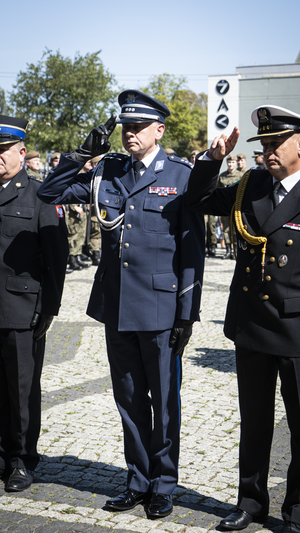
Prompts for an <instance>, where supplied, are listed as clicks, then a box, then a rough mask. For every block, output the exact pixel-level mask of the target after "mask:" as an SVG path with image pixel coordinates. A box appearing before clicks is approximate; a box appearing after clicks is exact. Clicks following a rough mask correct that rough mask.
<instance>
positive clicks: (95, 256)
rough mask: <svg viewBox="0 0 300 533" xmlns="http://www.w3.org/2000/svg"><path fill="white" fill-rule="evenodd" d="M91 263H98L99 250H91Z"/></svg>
mask: <svg viewBox="0 0 300 533" xmlns="http://www.w3.org/2000/svg"><path fill="white" fill-rule="evenodd" d="M92 260H93V263H92V264H93V265H95V266H98V265H99V263H100V250H94V251H93V252H92Z"/></svg>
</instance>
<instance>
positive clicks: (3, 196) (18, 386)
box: [0, 115, 68, 492]
mask: <svg viewBox="0 0 300 533" xmlns="http://www.w3.org/2000/svg"><path fill="white" fill-rule="evenodd" d="M27 123H28V121H27V120H25V119H19V118H15V117H7V116H3V115H2V116H0V274H1V275H0V477H1V478H2V479H4V480H5V481H6V487H5V488H6V490H7V491H9V492H20V491H23V490H24V489H27V488H28V487H29V486H30V485H31V483H32V480H33V475H32V471H33V470H34V469H35V467H36V466H37V464H38V462H39V455H38V453H37V449H36V447H37V441H38V437H39V432H40V424H41V387H40V377H41V372H42V366H43V358H44V352H45V333H46V331H47V329H48V328H49V326H50V324H51V321H52V319H53V315H57V314H58V310H59V306H60V300H61V295H62V290H63V283H64V277H65V269H66V262H67V257H68V240H67V228H66V225H65V221H64V211H63V209H62V207H61V206H56V207H55V206H52V205H46V204H44V203H43V202H41V201H40V200H39V199H38V198H37V195H36V193H37V190H38V188H39V186H40V184H41V183H40V182H39V181H37V180H36V179H35V178H34V177H32V176H28V175H27V173H26V171H25V170H24V168H22V165H23V162H24V159H25V155H26V148H25V146H24V140H25V132H26V127H27Z"/></svg>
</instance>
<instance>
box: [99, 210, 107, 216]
mask: <svg viewBox="0 0 300 533" xmlns="http://www.w3.org/2000/svg"><path fill="white" fill-rule="evenodd" d="M106 213H107V211H106V209H101V211H100V216H101V218H106Z"/></svg>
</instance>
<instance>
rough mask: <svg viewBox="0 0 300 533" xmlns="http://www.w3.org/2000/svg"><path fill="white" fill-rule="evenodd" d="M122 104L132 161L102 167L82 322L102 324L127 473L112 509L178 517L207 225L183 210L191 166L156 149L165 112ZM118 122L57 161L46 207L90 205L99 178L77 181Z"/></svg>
mask: <svg viewBox="0 0 300 533" xmlns="http://www.w3.org/2000/svg"><path fill="white" fill-rule="evenodd" d="M119 103H120V106H121V108H122V109H121V114H120V122H121V124H122V139H123V145H124V148H125V149H126V150H127V151H128V152H129V153H130V154H131V156H129V157H128V156H127V155H123V154H109V155H107V156H105V157H104V158H103V159H102V160H101V161H100V163H99V165H98V166H97V169H96V177H95V181H94V185H93V189H94V191H95V196H94V200H93V201H94V204H95V208H96V211H97V214H98V219H99V221H100V225H101V227H102V229H103V230H104V231H103V232H102V254H101V261H100V264H99V267H98V270H97V272H96V275H95V282H94V285H93V289H92V293H91V297H90V302H89V305H88V310H87V313H88V315H90V316H91V317H93V318H95V319H96V320H98V321H99V322H103V323H104V324H105V329H106V340H107V351H108V358H109V362H110V367H111V375H112V382H113V389H114V396H115V401H116V403H117V406H118V409H119V412H120V414H121V417H122V423H123V429H124V444H125V458H126V462H127V465H128V479H127V487H128V488H127V490H126V491H125V492H124V493H122V494H121V495H120V496H118V497H117V498H115V499H112V500H108V502H107V506H108V507H109V508H111V509H113V510H118V511H122V510H127V509H132V508H133V507H135V506H136V505H137V504H139V503H145V502H146V501H147V500H148V499H149V500H150V503H149V507H148V516H149V517H151V518H157V517H158V518H160V517H163V516H167V515H168V514H170V513H171V511H172V496H171V495H172V493H173V491H174V489H175V487H176V484H177V479H178V459H179V431H180V396H179V389H180V383H181V355H182V352H183V349H184V347H185V345H186V344H187V342H188V339H189V337H190V335H191V332H192V324H193V322H194V321H196V320H199V304H200V294H201V286H202V275H203V263H204V223H203V217H202V216H199V215H197V214H195V213H192V212H190V211H188V210H187V209H185V205H184V195H185V192H186V187H187V182H188V178H189V175H190V171H191V166H190V163H188V162H186V161H184V160H182V159H180V158H178V157H176V156H174V155H170V156H167V155H166V153H165V152H164V151H163V150H162V148H160V146H159V145H158V141H159V140H160V139H161V138H162V136H163V133H164V129H165V126H164V120H165V118H166V117H168V116H169V114H170V112H169V110H168V108H167V107H166V106H165V105H164V104H162V103H160V102H158V101H157V100H155V99H153V98H151V97H149V96H147V95H145V94H143V93H142V92H140V91H135V90H132V91H124V92H122V93H121V94H120V96H119ZM114 122H115V119H114V118H111V119H109V121H108V122H107V123H106V125H105V126H100V127H99V128H96V129H94V130H93V131H92V132H91V134H90V135H89V136H88V138H87V140H86V141H85V143H84V144H83V145H82V146H81V147H80V148H79V149H78V150H75V152H73V153H72V154H71V156H70V157H63V156H62V157H61V161H60V165H59V166H58V167H57V169H56V171H55V172H54V173H53V174H52V175H50V176H49V177H48V178H47V179H46V181H45V182H44V183H43V185H42V187H41V189H40V190H39V196H40V198H42V199H43V200H44V201H47V202H52V203H56V202H59V203H60V202H62V203H73V202H74V201H76V202H80V203H84V202H85V203H92V201H91V200H90V187H91V185H90V182H91V178H92V176H93V171H90V172H87V173H86V174H80V173H79V171H80V169H81V167H82V164H83V162H84V160H85V158H86V159H91V158H92V157H95V156H96V155H99V154H101V153H104V152H105V151H107V150H108V149H109V143H108V136H109V134H110V133H111V131H112V129H113V127H114ZM152 413H153V424H152Z"/></svg>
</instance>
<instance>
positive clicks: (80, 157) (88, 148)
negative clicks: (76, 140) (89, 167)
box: [70, 114, 117, 163]
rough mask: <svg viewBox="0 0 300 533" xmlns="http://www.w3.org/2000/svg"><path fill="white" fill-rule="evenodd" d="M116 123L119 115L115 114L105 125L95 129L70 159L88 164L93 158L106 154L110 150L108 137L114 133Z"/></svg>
mask: <svg viewBox="0 0 300 533" xmlns="http://www.w3.org/2000/svg"><path fill="white" fill-rule="evenodd" d="M116 123H117V115H115V114H113V115H111V117H110V118H109V119H108V121H107V122H106V123H105V124H100V126H99V127H98V128H94V129H93V130H92V131H91V133H89V134H88V136H87V138H86V139H85V141H84V143H83V144H81V145H80V146H79V147H78V148H77V150H74V152H72V153H71V155H70V158H71V159H73V160H74V161H80V162H81V163H86V161H88V160H89V159H92V157H96V156H97V155H101V154H106V152H108V151H109V149H110V142H109V140H108V137H109V136H110V135H111V134H112V132H113V131H114V129H115V127H116Z"/></svg>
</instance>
